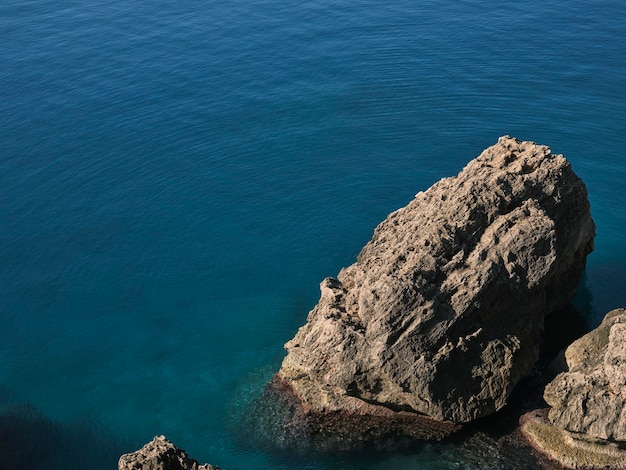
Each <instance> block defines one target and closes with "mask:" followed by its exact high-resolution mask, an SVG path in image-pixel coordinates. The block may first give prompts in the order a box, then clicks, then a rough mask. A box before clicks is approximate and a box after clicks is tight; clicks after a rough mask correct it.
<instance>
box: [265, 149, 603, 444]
mask: <svg viewBox="0 0 626 470" xmlns="http://www.w3.org/2000/svg"><path fill="white" fill-rule="evenodd" d="M594 235H595V226H594V223H593V221H592V219H591V215H590V210H589V202H588V200H587V192H586V189H585V186H584V184H583V182H582V181H581V180H580V179H579V178H578V177H577V176H576V175H575V174H574V172H573V171H572V169H571V167H570V164H569V163H568V162H567V160H566V159H565V158H564V157H563V156H562V155H556V154H553V153H552V152H551V151H550V149H549V148H548V147H545V146H540V145H536V144H534V143H532V142H521V141H518V140H516V139H513V138H511V137H502V138H500V139H499V141H498V143H497V144H496V145H494V146H492V147H490V148H488V149H486V150H485V151H484V152H483V153H482V154H481V155H480V156H479V157H477V158H476V159H474V160H472V161H471V162H470V163H469V164H468V165H467V166H466V167H465V168H464V169H463V171H462V172H461V173H459V175H458V176H456V177H452V178H444V179H442V180H441V181H439V182H438V183H436V184H434V185H433V186H432V187H431V188H430V189H428V190H427V191H425V192H421V193H418V194H417V195H416V197H415V199H414V200H413V201H412V202H410V203H409V204H408V205H407V206H406V207H404V208H402V209H400V210H398V211H396V212H393V213H392V214H390V215H389V216H388V217H387V219H386V220H385V221H383V222H382V223H381V224H380V225H379V226H378V227H377V228H376V230H375V232H374V236H373V238H372V240H371V241H370V242H369V243H368V244H367V245H366V246H365V247H364V248H363V250H362V251H361V253H360V254H359V256H358V258H357V261H356V262H355V263H354V264H353V265H352V266H350V267H348V268H345V269H343V270H341V272H340V273H339V275H338V278H337V279H332V278H327V279H325V280H324V281H323V282H322V284H321V298H320V301H319V303H318V304H317V306H316V307H315V308H314V309H313V310H312V311H311V312H310V313H309V316H308V319H307V322H306V324H305V325H304V326H303V327H302V328H300V330H299V331H298V333H297V334H296V336H295V337H294V338H293V339H292V340H291V341H289V342H288V343H287V344H286V346H285V347H286V349H287V351H288V354H287V356H286V358H285V359H284V361H283V364H282V367H281V368H280V371H279V372H278V373H277V375H276V378H275V380H274V381H273V385H271V386H273V387H274V388H276V389H278V390H279V391H281V390H282V391H283V393H286V394H287V395H290V396H291V399H292V400H294V401H295V402H296V403H297V404H298V407H299V411H297V412H296V413H295V416H296V418H295V421H294V422H291V424H290V425H293V426H297V425H298V421H299V422H300V424H301V425H302V427H303V428H306V430H307V431H306V432H308V433H309V434H311V435H312V434H315V433H317V432H322V431H323V430H324V429H326V427H325V426H327V425H328V424H329V423H330V424H331V425H334V426H335V425H336V423H337V422H338V421H342V420H345V419H346V417H348V416H350V417H352V419H351V422H354V424H355V425H354V426H352V431H351V432H352V437H353V438H355V439H363V438H367V436H364V435H363V433H362V432H361V431H359V429H360V427H359V426H358V425H357V423H358V422H360V421H362V420H365V421H366V422H367V420H368V419H372V417H377V416H378V417H383V416H384V418H383V419H382V421H386V422H387V423H389V422H391V421H390V420H393V419H396V418H398V417H400V416H401V418H400V421H402V420H405V419H406V416H407V415H408V416H411V417H412V418H411V419H413V420H414V421H420V420H423V421H424V422H425V423H427V424H426V426H425V427H424V431H423V432H417V431H412V432H413V434H418V436H416V437H435V438H439V437H442V436H444V435H446V434H448V433H450V432H451V431H453V430H455V429H458V425H457V424H458V423H466V422H469V421H472V420H474V419H476V418H479V417H482V416H486V415H489V414H491V413H493V412H495V411H497V410H499V409H501V408H502V407H503V406H504V405H505V404H506V403H507V399H508V397H509V394H510V393H511V391H512V389H513V387H515V385H516V384H517V383H518V381H519V380H520V379H521V378H523V377H524V376H525V375H527V374H528V373H529V372H530V370H531V369H532V367H533V365H534V364H535V362H536V360H537V358H538V354H539V350H540V347H541V340H542V333H543V327H544V317H545V316H546V315H547V314H549V313H550V312H552V311H555V310H557V309H560V308H562V307H563V306H565V305H566V304H567V302H568V301H569V300H570V299H571V298H572V297H573V296H574V294H575V291H576V287H577V284H578V282H579V279H580V276H581V273H582V271H583V269H584V266H585V260H586V256H587V254H588V253H590V252H591V251H592V249H593V237H594ZM277 384H278V385H277ZM313 417H314V419H313ZM324 417H325V418H326V419H324ZM366 418H367V419H366ZM374 421H376V420H374ZM344 422H345V421H344ZM377 422H380V420H379V421H377ZM411 426H412V427H415V426H414V425H411ZM331 427H332V426H331ZM400 428H402V426H400ZM396 431H397V432H399V433H403V431H402V429H397V430H396ZM396 431H394V432H396ZM360 432H361V434H359V433H360Z"/></svg>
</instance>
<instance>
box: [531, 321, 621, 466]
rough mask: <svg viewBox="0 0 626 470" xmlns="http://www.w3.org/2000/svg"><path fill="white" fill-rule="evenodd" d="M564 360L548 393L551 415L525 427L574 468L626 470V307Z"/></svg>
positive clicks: (554, 455) (577, 344) (535, 442)
mask: <svg viewBox="0 0 626 470" xmlns="http://www.w3.org/2000/svg"><path fill="white" fill-rule="evenodd" d="M565 361H566V364H567V370H566V371H565V372H562V373H561V374H559V375H558V376H557V377H556V378H555V379H554V380H553V381H552V382H550V383H549V384H548V385H547V387H546V389H545V392H544V399H545V401H546V402H547V403H548V405H549V406H550V410H549V413H548V414H547V416H545V415H543V416H542V415H538V416H534V417H531V418H527V419H526V420H525V424H524V426H523V427H522V429H523V430H524V432H525V433H526V435H527V436H528V437H529V440H530V441H531V443H532V444H533V445H534V446H535V447H537V448H538V449H539V450H541V451H543V452H545V453H547V454H548V455H549V456H551V457H552V458H553V459H555V460H557V461H559V462H561V463H562V464H563V465H565V466H567V467H569V468H607V467H608V468H626V310H624V309H617V310H613V311H611V312H609V313H608V314H607V315H606V316H605V318H604V320H603V321H602V323H601V324H600V326H598V327H597V328H596V329H595V330H593V331H591V332H590V333H587V334H586V335H585V336H583V337H582V338H580V339H578V340H576V341H575V342H574V343H572V344H571V345H570V346H569V347H568V348H567V349H566V351H565Z"/></svg>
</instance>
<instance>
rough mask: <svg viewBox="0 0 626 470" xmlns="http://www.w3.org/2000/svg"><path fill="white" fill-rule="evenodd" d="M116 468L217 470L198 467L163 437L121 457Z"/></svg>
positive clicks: (133, 469) (208, 466)
mask: <svg viewBox="0 0 626 470" xmlns="http://www.w3.org/2000/svg"><path fill="white" fill-rule="evenodd" d="M117 467H118V469H119V470H219V467H214V466H213V465H209V464H204V465H199V464H198V462H197V461H196V460H193V459H190V458H189V456H188V455H187V453H186V452H185V451H184V450H181V449H179V448H177V447H176V446H175V445H174V444H172V443H171V442H170V441H168V440H167V439H166V438H165V436H156V437H155V438H154V439H152V440H151V441H150V442H148V443H147V444H146V445H145V446H143V447H142V448H141V449H139V450H138V451H136V452H132V453H130V454H124V455H122V456H121V457H120V460H119V462H118V464H117Z"/></svg>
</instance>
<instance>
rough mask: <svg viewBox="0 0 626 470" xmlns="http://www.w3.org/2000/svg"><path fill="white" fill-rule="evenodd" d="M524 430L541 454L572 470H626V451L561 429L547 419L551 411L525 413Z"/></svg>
mask: <svg viewBox="0 0 626 470" xmlns="http://www.w3.org/2000/svg"><path fill="white" fill-rule="evenodd" d="M520 425H521V431H522V433H523V435H524V436H525V437H526V439H527V441H528V443H529V444H530V445H531V446H532V447H533V448H534V449H536V450H537V451H539V452H540V453H541V454H542V455H544V456H546V457H548V458H550V459H551V460H553V461H555V462H558V463H559V464H560V465H562V466H563V467H565V468H571V469H587V470H596V469H598V470H599V469H603V470H607V469H612V470H623V469H626V449H624V448H622V447H620V446H619V445H618V444H617V443H615V442H607V441H604V442H602V441H600V440H597V441H593V440H589V439H586V438H584V437H583V435H581V434H578V433H573V432H569V431H566V430H564V429H560V428H558V427H556V426H554V425H552V424H551V423H550V421H549V420H548V410H547V409H545V410H538V411H533V412H530V413H527V414H525V415H524V416H522V418H521V419H520Z"/></svg>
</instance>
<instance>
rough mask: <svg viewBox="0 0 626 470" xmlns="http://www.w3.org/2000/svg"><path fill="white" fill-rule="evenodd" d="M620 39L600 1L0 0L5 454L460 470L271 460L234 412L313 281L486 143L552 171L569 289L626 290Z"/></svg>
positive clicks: (621, 26) (607, 3)
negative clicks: (536, 152)
mask: <svg viewBox="0 0 626 470" xmlns="http://www.w3.org/2000/svg"><path fill="white" fill-rule="evenodd" d="M624 51H626V9H624V5H623V2H621V1H617V0H597V1H593V2H588V1H582V0H570V1H567V2H564V1H556V0H542V1H538V0H523V1H519V0H518V1H510V0H501V1H498V2H495V1H492V0H454V1H451V0H439V1H432V0H418V1H408V0H396V1H394V2H380V1H376V2H375V1H371V0H304V1H300V2H287V1H285V0H248V1H242V0H225V1H220V2H217V1H215V0H204V1H198V0H180V1H177V2H166V1H162V0H135V1H132V2H128V1H121V0H106V1H104V0H60V1H52V0H36V1H35V0H5V1H3V2H2V3H0V58H1V59H2V60H1V62H0V103H1V106H0V222H1V225H0V228H1V229H0V260H1V261H0V285H1V286H2V295H1V297H0V325H1V326H0V447H2V448H3V449H2V450H0V459H2V460H0V468H1V469H12V468H23V469H38V468H47V469H78V468H81V469H84V468H90V469H110V468H116V462H117V458H118V457H119V455H120V454H121V453H123V452H128V451H132V450H135V449H137V448H139V447H140V446H141V445H143V444H144V443H145V442H147V441H148V440H150V439H151V438H152V437H153V436H154V435H156V434H165V435H167V436H168V438H169V439H171V440H172V441H173V442H175V443H176V444H178V445H179V446H181V447H184V448H185V449H186V450H187V451H188V452H189V454H190V455H192V456H193V457H194V458H196V459H198V460H200V461H203V462H211V463H214V464H216V465H220V466H221V467H222V468H224V469H226V470H244V469H252V468H276V469H285V470H290V469H305V468H306V469H316V470H317V469H328V470H331V469H364V468H368V469H371V468H376V469H386V468H394V469H434V468H437V469H447V468H459V467H461V468H464V467H468V466H471V465H470V463H468V462H470V461H472V462H474V463H473V464H472V465H476V467H477V468H479V467H480V466H481V465H480V464H477V463H476V462H475V461H473V460H471V459H470V458H469V457H468V456H467V452H466V453H465V454H464V453H463V452H461V451H458V446H456V447H455V446H452V445H448V446H446V445H443V446H437V445H432V444H427V445H424V446H421V447H420V448H419V449H415V450H414V451H411V452H403V453H383V454H378V455H376V456H367V457H363V456H362V455H351V454H342V455H309V456H307V457H306V458H303V457H301V456H298V457H295V456H294V457H290V456H289V455H284V454H281V455H278V456H277V455H276V454H275V453H273V451H272V450H271V449H266V448H263V447H254V446H250V445H247V444H243V443H242V442H241V441H240V440H239V439H238V436H237V431H236V430H235V429H234V428H233V427H232V426H231V425H230V424H229V422H230V421H231V419H230V418H231V415H232V414H233V410H234V409H237V408H238V407H239V406H241V403H240V400H242V403H243V401H245V400H244V399H243V398H240V397H241V396H244V395H246V394H250V393H254V392H255V391H258V390H260V388H261V387H262V384H263V383H264V381H265V380H267V378H268V377H269V376H271V373H272V371H275V370H277V368H278V366H279V364H280V360H281V358H282V356H283V349H282V345H283V343H284V342H285V341H287V340H288V339H290V338H291V337H292V336H293V335H294V333H295V331H296V330H297V328H298V327H299V326H300V325H302V324H303V323H304V321H305V318H306V314H307V312H308V310H309V309H310V308H312V306H313V305H314V304H315V302H316V301H317V298H318V295H319V291H318V285H319V282H320V281H321V280H322V279H323V278H324V277H325V276H333V275H336V273H337V272H338V271H339V269H340V268H341V267H343V266H347V265H349V264H351V263H352V262H353V261H354V259H355V257H356V255H357V253H358V252H359V250H360V248H361V247H362V246H363V245H364V244H365V243H366V242H367V240H368V239H369V238H370V237H371V234H372V231H373V229H374V227H375V226H376V225H377V224H378V223H379V222H380V221H381V220H382V219H383V218H384V217H385V216H386V214H388V213H389V212H391V211H392V210H395V209H397V208H399V207H401V206H403V205H405V204H406V203H408V202H409V201H410V200H411V199H412V197H413V195H414V194H415V193H416V192H418V191H420V190H424V189H426V188H427V187H428V186H430V185H431V184H432V183H434V182H435V181H437V180H438V179H440V178H442V177H445V176H451V175H454V174H456V173H458V172H459V171H460V170H461V168H462V167H463V166H464V165H465V163H467V161H468V160H469V159H471V158H473V157H475V156H476V155H478V154H479V153H480V151H482V149H484V148H485V147H487V146H489V145H492V144H493V143H495V142H496V141H497V138H498V137H499V136H500V135H504V134H509V135H513V136H515V137H518V138H520V139H524V140H534V141H536V142H538V143H542V144H546V145H549V146H550V147H551V148H552V150H553V151H554V152H558V153H563V154H564V155H565V156H566V157H567V158H568V159H569V160H570V161H571V163H572V165H573V168H574V170H575V171H576V172H577V173H578V174H579V176H581V177H582V178H583V180H584V181H585V182H586V184H587V188H588V190H589V198H590V200H591V204H592V213H593V216H594V219H595V221H596V223H597V226H598V236H597V238H596V249H595V252H594V253H593V254H592V255H591V256H590V257H589V259H588V267H587V272H586V276H585V279H584V282H583V283H582V285H581V294H580V295H579V298H578V299H577V304H578V305H579V307H580V308H581V309H582V310H583V312H584V313H585V315H587V318H588V319H589V325H590V326H593V325H595V324H597V323H598V322H599V321H600V319H601V318H602V316H603V315H604V314H605V313H606V312H607V311H608V310H609V309H611V308H615V307H620V306H622V307H626V281H625V279H626V276H625V275H624V272H625V267H626V244H625V243H624V232H625V230H626V211H625V210H624V208H625V207H626V192H625V191H624V182H625V181H626V159H625V156H624V152H625V150H624V149H626V89H625V84H626V54H624ZM488 465H489V464H488V463H487V464H484V465H483V466H488Z"/></svg>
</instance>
